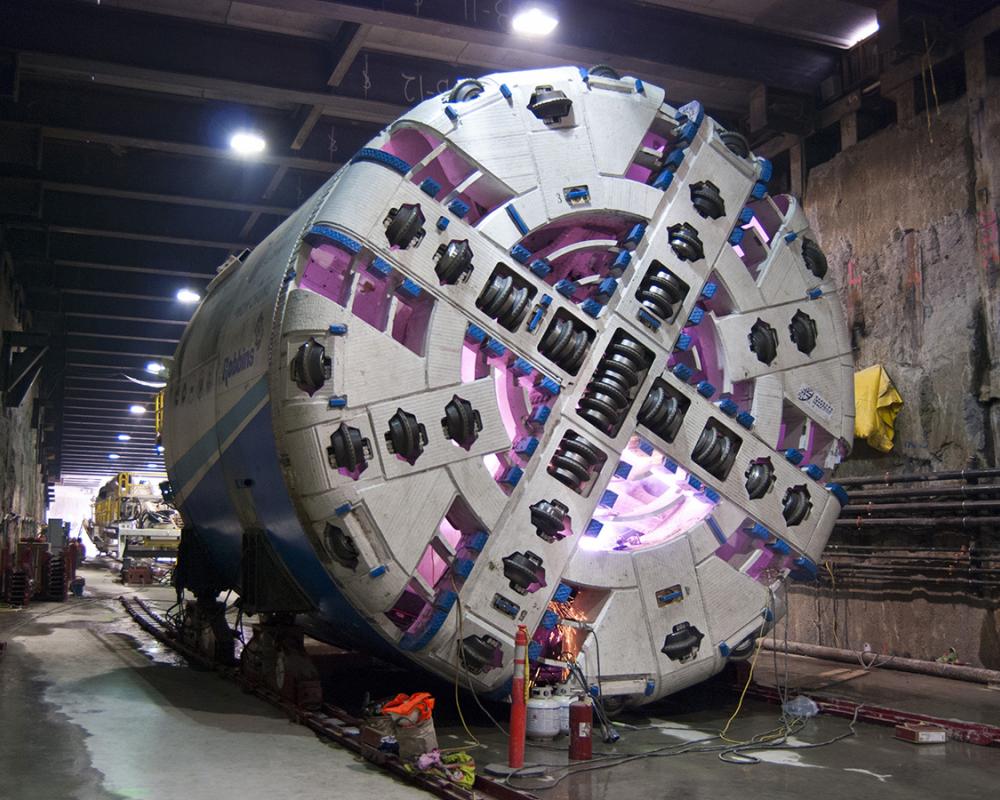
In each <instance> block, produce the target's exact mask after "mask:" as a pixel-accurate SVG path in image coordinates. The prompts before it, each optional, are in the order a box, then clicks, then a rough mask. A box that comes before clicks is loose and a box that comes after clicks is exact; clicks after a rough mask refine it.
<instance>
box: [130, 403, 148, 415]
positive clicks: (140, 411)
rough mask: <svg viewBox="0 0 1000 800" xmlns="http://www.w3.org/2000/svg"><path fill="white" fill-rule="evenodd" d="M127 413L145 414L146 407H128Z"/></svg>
mask: <svg viewBox="0 0 1000 800" xmlns="http://www.w3.org/2000/svg"><path fill="white" fill-rule="evenodd" d="M128 412H129V414H145V413H146V407H145V406H140V405H134V406H129V407H128Z"/></svg>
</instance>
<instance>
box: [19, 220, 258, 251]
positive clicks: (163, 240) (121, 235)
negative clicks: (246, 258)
mask: <svg viewBox="0 0 1000 800" xmlns="http://www.w3.org/2000/svg"><path fill="white" fill-rule="evenodd" d="M13 226H14V227H27V226H24V225H21V224H20V223H13ZM46 230H48V232H49V233H62V234H66V235H67V236H96V237H100V238H102V239H125V240H128V241H135V242H156V243H157V244H179V245H186V246H188V247H208V248H211V249H213V250H243V249H245V248H247V247H251V246H252V245H251V244H250V243H249V242H216V241H211V240H208V239H189V238H186V237H182V236H165V235H162V234H157V233H136V232H134V231H112V230H105V229H103V228H77V227H73V226H70V225H48V226H46Z"/></svg>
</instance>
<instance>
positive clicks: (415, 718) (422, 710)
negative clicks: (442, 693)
mask: <svg viewBox="0 0 1000 800" xmlns="http://www.w3.org/2000/svg"><path fill="white" fill-rule="evenodd" d="M433 711H434V698H433V697H432V696H431V695H430V694H428V693H427V692H417V693H416V694H397V695H396V696H395V697H394V698H392V700H390V701H389V702H388V703H385V704H383V706H382V713H383V714H390V715H391V716H394V717H396V721H397V722H402V721H403V720H404V719H405V720H406V721H408V722H409V723H410V724H411V725H416V724H417V723H418V722H424V721H425V720H428V719H430V718H431V713H432V712H433Z"/></svg>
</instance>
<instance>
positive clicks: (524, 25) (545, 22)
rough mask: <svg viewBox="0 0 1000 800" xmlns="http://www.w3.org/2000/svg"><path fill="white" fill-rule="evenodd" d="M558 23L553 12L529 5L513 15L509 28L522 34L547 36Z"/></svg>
mask: <svg viewBox="0 0 1000 800" xmlns="http://www.w3.org/2000/svg"><path fill="white" fill-rule="evenodd" d="M558 24H559V19H558V18H557V17H556V16H555V15H554V14H552V13H550V12H548V11H546V10H545V9H542V8H539V7H538V6H529V7H527V8H525V9H524V10H522V11H518V12H517V13H516V14H515V15H514V18H513V19H512V20H511V21H510V28H511V30H512V31H514V33H520V34H521V35H522V36H548V35H549V34H550V33H552V31H554V30H555V29H556V25H558Z"/></svg>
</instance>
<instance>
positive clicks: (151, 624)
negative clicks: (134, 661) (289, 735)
mask: <svg viewBox="0 0 1000 800" xmlns="http://www.w3.org/2000/svg"><path fill="white" fill-rule="evenodd" d="M119 600H120V602H121V604H122V606H123V607H124V608H125V610H126V611H127V612H128V614H129V616H130V617H132V619H133V620H134V621H135V622H136V624H138V625H139V627H140V628H142V629H143V630H144V631H145V632H146V633H148V634H149V635H150V636H152V637H153V638H154V639H156V640H157V641H159V642H160V643H162V644H164V645H166V646H167V647H169V648H170V649H172V650H174V651H175V652H177V653H179V654H180V655H182V656H183V657H184V658H185V659H187V660H188V661H189V662H191V663H193V664H197V665H198V666H200V667H203V668H207V669H212V670H214V671H215V672H217V673H218V674H219V675H221V676H223V677H224V678H227V679H228V680H231V681H233V682H234V683H236V684H238V685H239V686H240V688H241V689H243V690H244V691H246V692H248V693H251V694H254V695H256V696H257V697H259V698H261V699H262V700H265V701H267V702H268V703H270V704H271V705H273V706H275V707H276V708H280V709H281V710H282V711H284V712H285V714H287V715H288V717H289V718H290V719H291V720H292V721H293V722H296V723H298V724H300V725H305V726H306V727H307V728H310V729H311V730H312V731H314V732H315V733H316V734H318V735H319V736H322V737H323V738H324V739H329V740H331V741H333V742H336V743H337V744H339V745H340V746H341V747H344V748H346V749H347V750H350V751H351V752H352V753H356V754H358V755H360V756H361V757H363V758H365V759H366V760H367V761H369V762H371V763H373V764H376V765H377V766H379V767H381V768H382V769H384V770H385V771H386V772H389V773H391V774H392V775H394V776H396V777H397V778H400V779H401V780H404V781H406V782H407V783H410V784H412V785H413V786H416V787H419V788H421V789H424V790H426V791H428V792H431V793H433V794H435V795H437V796H438V797H442V798H445V800H482V798H493V800H537V796H536V795H534V794H531V793H530V792H523V791H519V790H516V789H513V788H511V787H509V786H506V785H504V784H500V783H497V782H496V781H493V780H490V779H489V778H487V777H485V776H482V775H477V776H476V782H475V785H474V786H473V788H472V789H466V788H464V787H462V786H459V785H457V784H455V783H452V782H451V781H448V780H445V779H444V778H439V777H436V776H434V775H429V774H426V773H422V772H416V771H412V770H410V769H408V768H407V765H406V764H405V762H403V761H401V760H400V759H399V758H398V757H396V756H395V755H393V754H391V753H385V752H382V751H379V750H375V749H374V748H372V747H368V746H366V745H364V744H362V741H361V736H360V734H358V733H356V732H355V731H358V730H360V728H361V727H362V726H363V725H364V721H363V720H361V719H358V718H357V717H355V716H353V715H351V714H349V713H348V712H347V711H345V710H344V709H342V708H339V707H337V706H334V705H330V704H328V703H323V704H322V705H321V706H320V708H318V709H306V708H302V707H300V706H297V705H295V704H294V703H291V702H289V701H288V700H286V699H285V698H283V697H280V696H279V695H277V694H275V693H274V692H272V691H269V690H268V689H267V688H265V687H263V686H260V685H257V684H254V683H251V682H249V681H247V680H245V679H244V677H243V676H242V674H241V673H240V669H239V667H238V666H235V665H225V664H218V663H215V662H213V661H212V660H211V659H209V658H206V657H205V656H204V655H202V654H201V653H200V652H198V651H197V650H195V649H194V648H192V647H190V646H189V645H187V644H186V643H185V642H184V641H182V640H181V638H180V637H179V636H178V635H177V632H176V631H175V629H174V627H173V625H172V624H171V623H170V621H169V620H167V619H165V618H164V617H163V616H161V615H160V614H159V613H158V612H157V611H156V610H155V609H153V608H151V607H150V606H149V604H148V603H146V601H144V600H143V599H142V598H140V597H135V596H133V597H120V598H119Z"/></svg>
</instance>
